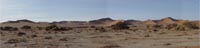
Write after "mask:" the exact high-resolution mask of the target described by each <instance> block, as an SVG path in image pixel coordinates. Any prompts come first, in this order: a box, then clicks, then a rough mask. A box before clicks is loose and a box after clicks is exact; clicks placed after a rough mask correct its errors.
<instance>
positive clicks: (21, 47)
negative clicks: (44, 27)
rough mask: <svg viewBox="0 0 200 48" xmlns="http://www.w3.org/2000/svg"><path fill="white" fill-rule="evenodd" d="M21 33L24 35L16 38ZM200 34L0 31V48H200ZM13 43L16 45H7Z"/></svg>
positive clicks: (127, 31) (186, 32)
mask: <svg viewBox="0 0 200 48" xmlns="http://www.w3.org/2000/svg"><path fill="white" fill-rule="evenodd" d="M18 32H24V33H26V34H25V35H21V36H19V35H17V33H18ZM199 33H200V31H196V30H192V31H164V30H163V31H158V32H147V31H130V30H121V31H109V32H96V31H81V30H79V31H72V30H70V31H1V36H0V47H1V48H200V34H199ZM11 39H16V40H17V41H10V42H9V40H11Z"/></svg>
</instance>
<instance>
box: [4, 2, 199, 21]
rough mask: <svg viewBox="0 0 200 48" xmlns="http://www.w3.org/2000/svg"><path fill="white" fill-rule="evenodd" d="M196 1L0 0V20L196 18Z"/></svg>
mask: <svg viewBox="0 0 200 48" xmlns="http://www.w3.org/2000/svg"><path fill="white" fill-rule="evenodd" d="M199 2H200V1H199V0H0V17H1V18H0V22H2V21H8V20H18V19H30V20H33V21H61V20H69V21H71V20H75V21H77V20H80V21H88V20H93V19H99V18H104V17H111V18H113V19H135V20H147V19H161V18H164V17H173V18H177V19H188V20H200V16H199V14H200V13H199V11H200V10H199V7H200V4H199Z"/></svg>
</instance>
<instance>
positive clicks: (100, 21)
mask: <svg viewBox="0 0 200 48" xmlns="http://www.w3.org/2000/svg"><path fill="white" fill-rule="evenodd" d="M114 21H116V20H114V19H111V18H101V19H97V20H91V21H58V22H34V21H31V20H27V19H22V20H16V21H7V22H2V23H1V25H2V24H12V23H22V24H60V25H66V24H68V25H105V24H110V23H112V22H114ZM185 22H191V23H195V24H197V25H199V24H200V20H196V21H189V20H181V19H174V18H172V17H166V18H163V19H160V20H151V19H148V20H145V21H140V20H124V23H126V24H130V25H131V24H134V25H138V24H139V25H141V24H145V25H155V24H163V25H164V24H183V23H185ZM199 26H200V25H199Z"/></svg>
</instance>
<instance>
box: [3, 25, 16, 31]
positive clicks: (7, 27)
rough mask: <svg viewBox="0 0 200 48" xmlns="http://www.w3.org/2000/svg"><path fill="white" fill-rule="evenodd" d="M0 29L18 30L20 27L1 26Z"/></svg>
mask: <svg viewBox="0 0 200 48" xmlns="http://www.w3.org/2000/svg"><path fill="white" fill-rule="evenodd" d="M0 29H1V30H3V31H17V30H18V28H15V27H11V26H5V27H0Z"/></svg>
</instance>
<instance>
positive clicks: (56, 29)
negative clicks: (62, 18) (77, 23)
mask: <svg viewBox="0 0 200 48" xmlns="http://www.w3.org/2000/svg"><path fill="white" fill-rule="evenodd" d="M46 30H47V31H68V30H72V28H70V27H68V28H66V27H58V26H57V25H50V26H47V27H46Z"/></svg>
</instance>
